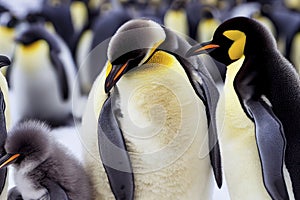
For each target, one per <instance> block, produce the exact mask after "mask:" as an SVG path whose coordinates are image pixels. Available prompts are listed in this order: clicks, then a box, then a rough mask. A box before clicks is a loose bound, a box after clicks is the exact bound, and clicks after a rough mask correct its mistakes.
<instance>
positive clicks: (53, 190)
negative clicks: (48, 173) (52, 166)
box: [46, 180, 69, 200]
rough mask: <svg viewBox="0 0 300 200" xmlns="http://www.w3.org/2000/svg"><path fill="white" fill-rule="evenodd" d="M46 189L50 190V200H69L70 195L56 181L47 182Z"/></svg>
mask: <svg viewBox="0 0 300 200" xmlns="http://www.w3.org/2000/svg"><path fill="white" fill-rule="evenodd" d="M46 188H47V190H48V193H49V196H50V199H59V200H69V198H68V195H67V194H66V192H65V191H64V190H63V188H61V187H60V185H59V184H57V183H55V182H54V181H52V180H47V183H46Z"/></svg>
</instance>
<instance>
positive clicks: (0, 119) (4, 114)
mask: <svg viewBox="0 0 300 200" xmlns="http://www.w3.org/2000/svg"><path fill="white" fill-rule="evenodd" d="M8 65H10V60H9V59H8V58H7V57H6V56H3V55H0V66H1V67H3V66H8ZM10 120H11V119H10V107H9V100H8V86H7V82H6V80H5V77H4V76H3V75H2V74H1V73H0V133H1V134H0V155H4V154H5V153H6V152H5V149H4V144H5V141H6V138H7V130H8V129H10V125H11V121H10ZM7 176H8V172H7V170H6V169H1V170H0V199H7V189H8V177H7Z"/></svg>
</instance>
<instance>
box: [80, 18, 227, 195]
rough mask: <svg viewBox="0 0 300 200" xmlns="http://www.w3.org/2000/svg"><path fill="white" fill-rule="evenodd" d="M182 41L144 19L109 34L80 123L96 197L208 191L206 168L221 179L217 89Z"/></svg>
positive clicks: (219, 184)
mask: <svg viewBox="0 0 300 200" xmlns="http://www.w3.org/2000/svg"><path fill="white" fill-rule="evenodd" d="M190 47H191V46H190V45H189V43H187V41H186V40H184V39H183V38H181V37H180V36H178V35H177V34H175V33H174V32H173V31H171V30H170V29H167V28H165V27H162V26H161V25H159V24H157V23H156V22H154V21H152V20H147V19H134V20H130V21H128V22H126V23H125V24H124V25H123V26H121V27H120V28H119V29H118V31H117V32H116V33H115V34H114V36H113V37H112V38H111V40H110V42H109V45H108V50H107V58H108V60H107V63H106V66H105V67H104V70H103V71H102V72H101V74H100V75H99V76H98V77H97V79H96V81H95V82H94V84H93V87H92V90H91V92H90V94H89V97H88V102H87V106H86V110H85V113H84V116H83V119H82V127H81V129H80V137H81V140H82V142H83V146H84V147H85V148H83V149H85V151H84V154H85V155H86V156H84V157H85V158H86V160H85V161H84V163H86V169H88V170H89V172H90V174H91V177H92V181H93V186H94V188H95V196H96V197H97V199H103V198H104V199H113V198H115V199H211V195H212V193H211V192H212V191H211V189H212V186H213V185H212V184H213V183H212V180H211V179H212V171H213V173H214V175H215V179H216V182H217V185H218V186H219V187H221V185H222V173H221V157H220V152H219V144H218V141H217V135H216V134H217V133H216V127H215V107H216V102H217V101H218V91H217V89H216V86H215V84H214V82H213V80H212V78H211V76H210V74H209V73H208V71H207V69H206V68H205V67H204V66H203V65H202V63H201V61H200V59H198V58H196V57H194V58H188V59H186V58H185V56H184V53H185V52H186V51H187V50H188V49H189V48H190Z"/></svg>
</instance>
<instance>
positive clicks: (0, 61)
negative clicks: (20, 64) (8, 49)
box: [0, 55, 10, 67]
mask: <svg viewBox="0 0 300 200" xmlns="http://www.w3.org/2000/svg"><path fill="white" fill-rule="evenodd" d="M8 65H10V60H9V58H8V57H6V56H3V55H0V67H3V66H8Z"/></svg>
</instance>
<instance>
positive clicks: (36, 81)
mask: <svg viewBox="0 0 300 200" xmlns="http://www.w3.org/2000/svg"><path fill="white" fill-rule="evenodd" d="M16 42H17V46H16V51H15V54H14V62H13V64H12V67H11V73H10V79H9V80H10V85H11V87H12V91H13V94H14V95H15V99H17V100H20V99H22V101H17V102H15V104H16V109H17V112H18V114H19V116H20V120H24V119H37V120H42V121H47V123H49V124H50V125H51V126H60V125H65V124H69V123H70V121H71V120H72V114H74V113H73V112H72V101H73V102H74V101H76V100H78V99H79V98H80V92H79V88H77V87H76V86H75V85H76V68H75V64H74V61H73V59H72V56H71V53H70V51H69V50H68V48H67V47H66V45H65V43H64V42H63V41H62V40H61V39H60V38H59V36H58V35H54V34H51V33H50V32H48V31H47V30H46V28H45V27H44V26H41V25H28V26H27V27H25V28H24V30H22V31H20V33H18V35H17V37H16ZM17 121H18V120H17Z"/></svg>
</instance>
